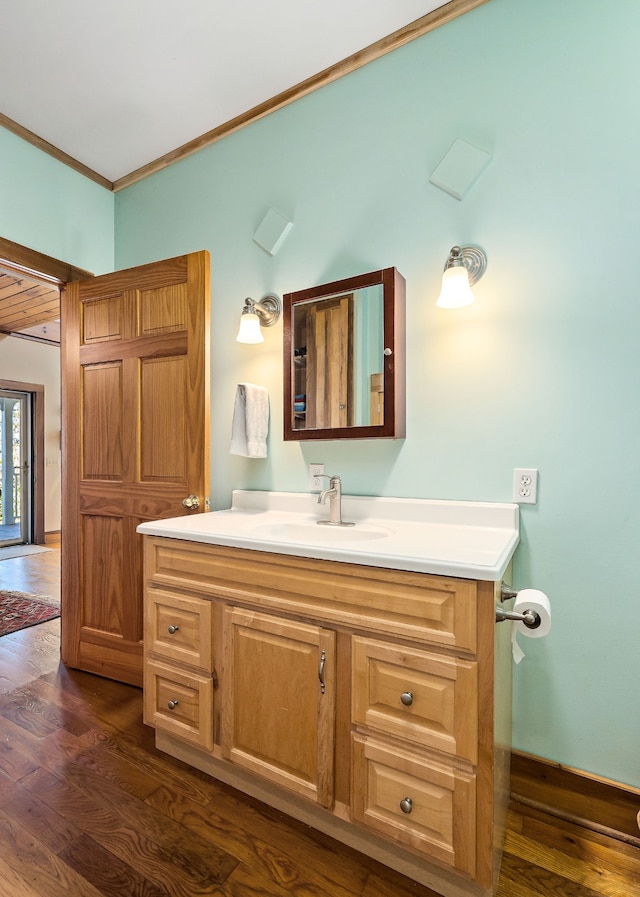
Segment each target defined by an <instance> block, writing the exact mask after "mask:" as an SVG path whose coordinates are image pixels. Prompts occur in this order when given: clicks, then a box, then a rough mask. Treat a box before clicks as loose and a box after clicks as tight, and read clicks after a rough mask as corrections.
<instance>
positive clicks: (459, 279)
mask: <svg viewBox="0 0 640 897" xmlns="http://www.w3.org/2000/svg"><path fill="white" fill-rule="evenodd" d="M474 299H475V296H474V295H473V293H472V292H471V287H470V286H469V273H468V271H467V269H466V268H465V267H464V265H459V266H456V267H454V268H447V269H446V271H445V272H444V274H443V275H442V289H441V291H440V295H439V296H438V299H437V301H436V305H439V306H440V308H462V307H463V306H465V305H471V303H472V302H473V301H474Z"/></svg>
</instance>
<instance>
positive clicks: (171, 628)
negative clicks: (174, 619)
mask: <svg viewBox="0 0 640 897" xmlns="http://www.w3.org/2000/svg"><path fill="white" fill-rule="evenodd" d="M178 629H180V627H179V626H169V635H175V634H176V632H177V631H178Z"/></svg>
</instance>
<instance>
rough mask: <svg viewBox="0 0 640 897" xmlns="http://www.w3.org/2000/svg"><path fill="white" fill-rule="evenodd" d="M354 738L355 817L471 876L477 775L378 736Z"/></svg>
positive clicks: (405, 844) (372, 827)
mask: <svg viewBox="0 0 640 897" xmlns="http://www.w3.org/2000/svg"><path fill="white" fill-rule="evenodd" d="M352 738H353V793H352V798H351V805H352V812H353V817H354V819H355V820H356V821H357V822H359V823H361V824H363V825H365V826H367V827H368V828H371V829H374V830H375V831H376V832H378V833H379V834H382V835H384V836H385V837H387V838H391V839H393V840H394V841H397V842H399V843H401V844H402V845H403V846H409V847H411V848H412V849H414V850H417V851H419V852H420V853H421V854H423V855H425V856H428V857H429V858H431V859H434V860H436V861H438V862H439V863H442V864H444V865H446V866H449V867H451V868H454V869H458V870H460V871H461V872H465V873H467V874H468V875H470V876H472V877H473V876H474V875H475V868H476V858H475V843H476V783H475V776H474V775H473V774H472V773H465V772H462V771H461V770H459V769H455V768H453V767H448V766H446V765H444V764H442V765H441V764H435V763H431V762H428V761H427V760H425V759H423V758H420V757H417V756H413V755H412V754H411V753H409V752H404V751H400V750H398V749H396V748H395V747H391V746H390V745H386V744H384V743H383V742H379V741H376V740H375V739H370V738H365V737H363V736H360V735H358V734H354V735H353V736H352Z"/></svg>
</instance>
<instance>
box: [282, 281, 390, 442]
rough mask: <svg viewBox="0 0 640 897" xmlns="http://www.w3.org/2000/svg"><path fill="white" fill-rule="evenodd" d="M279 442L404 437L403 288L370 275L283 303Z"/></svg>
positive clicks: (315, 289)
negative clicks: (282, 414) (282, 389)
mask: <svg viewBox="0 0 640 897" xmlns="http://www.w3.org/2000/svg"><path fill="white" fill-rule="evenodd" d="M283 320H284V438H285V440H304V439H372V438H381V437H382V438H396V439H400V438H403V437H404V435H405V280H404V277H403V276H402V274H400V273H399V272H398V271H397V270H396V269H395V268H384V269H382V270H380V271H370V272H368V273H367V274H359V275H357V276H355V277H348V278H345V279H344V280H336V281H333V282H332V283H325V284H321V285H320V286H316V287H310V288H308V289H305V290H298V291H297V292H295V293H285V295H284V297H283Z"/></svg>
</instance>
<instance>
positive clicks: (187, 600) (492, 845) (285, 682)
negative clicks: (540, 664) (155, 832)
mask: <svg viewBox="0 0 640 897" xmlns="http://www.w3.org/2000/svg"><path fill="white" fill-rule="evenodd" d="M145 582H146V586H145V652H146V674H145V700H144V706H145V721H146V722H147V723H149V724H150V725H153V726H155V727H156V744H157V746H158V747H159V748H160V749H161V750H165V751H167V752H168V753H170V754H172V755H173V756H175V757H178V758H179V759H182V760H184V761H186V762H188V763H190V764H192V765H193V766H196V767H197V768H199V769H202V770H204V771H205V772H208V773H210V774H211V775H213V776H215V777H216V778H219V779H221V780H222V781H225V782H228V783H229V784H231V785H233V786H234V787H236V788H239V789H241V790H244V791H246V792H247V793H249V794H251V795H253V796H254V797H258V798H259V799H261V800H264V801H265V802H267V803H269V804H271V805H272V806H275V807H276V808H278V809H280V810H283V811H284V812H287V813H289V814H290V815H292V816H294V817H295V818H297V819H300V820H302V821H303V822H305V823H307V824H309V825H311V826H314V827H316V828H318V829H319V830H321V831H323V832H326V833H328V834H330V835H332V836H334V837H337V838H338V839H339V840H341V841H342V842H343V843H347V844H349V845H351V846H353V847H355V848H356V849H359V850H361V851H362V852H364V853H366V854H368V855H369V856H372V857H374V858H375V859H377V860H379V861H381V862H383V863H386V864H387V865H389V866H391V867H392V868H395V869H397V870H399V871H400V872H403V873H404V874H405V875H408V876H409V877H411V878H413V879H414V880H416V881H418V882H420V883H422V884H424V885H427V886H428V887H430V888H432V889H434V890H435V891H437V892H438V893H440V894H443V895H446V897H488V895H491V894H493V892H494V887H495V883H496V882H497V872H498V868H499V855H500V844H501V832H502V829H503V822H504V815H505V813H506V805H507V801H508V785H509V782H508V772H509V766H508V761H509V744H510V704H511V692H510V681H511V658H510V642H509V639H508V632H507V629H506V628H505V629H504V631H502V632H500V631H499V630H500V627H496V626H495V622H494V621H495V595H496V589H497V588H498V586H499V584H494V583H491V582H483V581H474V580H467V579H458V578H452V577H441V576H433V575H429V574H419V573H413V572H408V571H398V570H389V569H381V568H376V567H364V566H358V565H352V564H344V563H336V562H331V561H323V560H315V559H309V558H298V557H292V556H288V555H277V554H270V553H265V552H258V551H251V550H244V549H237V548H225V547H222V546H217V545H206V544H201V543H196V542H187V541H181V540H176V539H167V538H161V537H156V536H145ZM175 621H178V623H177V625H178V628H177V631H175V627H176V622H175ZM171 627H173V628H174V631H173V632H169V629H170V628H171ZM180 689H182V690H180ZM174 691H175V694H176V695H178V701H177V707H174V709H173V710H170V709H169V708H168V703H169V702H170V701H172V700H173V699H172V698H171V697H170V695H171V694H173V692H174ZM205 705H206V706H205ZM180 708H183V710H182V712H183V716H184V717H185V718H183V717H181V716H179V715H178V714H177V713H176V711H178V710H179V709H180Z"/></svg>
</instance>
